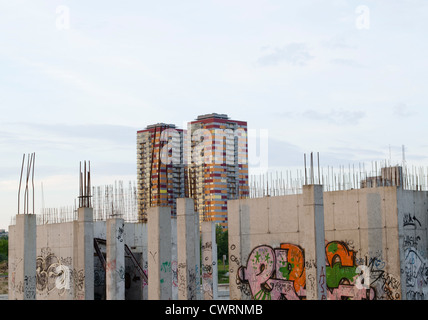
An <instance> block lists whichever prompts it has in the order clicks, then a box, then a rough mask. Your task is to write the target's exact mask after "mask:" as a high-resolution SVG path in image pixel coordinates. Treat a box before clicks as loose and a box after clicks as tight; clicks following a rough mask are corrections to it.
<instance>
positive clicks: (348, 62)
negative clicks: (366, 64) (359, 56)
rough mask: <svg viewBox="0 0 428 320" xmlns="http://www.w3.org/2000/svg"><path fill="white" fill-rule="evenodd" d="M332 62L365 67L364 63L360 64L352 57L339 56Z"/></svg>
mask: <svg viewBox="0 0 428 320" xmlns="http://www.w3.org/2000/svg"><path fill="white" fill-rule="evenodd" d="M330 62H331V63H332V64H336V65H340V66H347V67H356V68H362V67H363V65H362V64H360V63H359V62H358V61H356V60H352V59H341V58H337V59H332V60H330Z"/></svg>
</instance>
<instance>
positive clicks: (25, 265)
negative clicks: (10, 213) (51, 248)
mask: <svg viewBox="0 0 428 320" xmlns="http://www.w3.org/2000/svg"><path fill="white" fill-rule="evenodd" d="M36 228H37V227H36V215H35V214H18V215H16V224H15V226H14V228H13V233H12V234H10V235H9V236H10V238H9V255H10V257H9V299H10V300H13V299H15V300H36V256H37V253H36V250H37V247H36ZM11 253H12V254H11Z"/></svg>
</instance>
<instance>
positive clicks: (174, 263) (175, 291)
mask: <svg viewBox="0 0 428 320" xmlns="http://www.w3.org/2000/svg"><path fill="white" fill-rule="evenodd" d="M171 272H172V300H178V274H177V217H176V216H175V217H171Z"/></svg>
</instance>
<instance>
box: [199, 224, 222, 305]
mask: <svg viewBox="0 0 428 320" xmlns="http://www.w3.org/2000/svg"><path fill="white" fill-rule="evenodd" d="M201 227H202V228H201V229H202V293H203V299H204V300H213V299H214V300H216V299H217V298H218V278H217V274H218V272H217V270H218V266H217V243H216V239H215V237H216V234H215V222H214V221H202V223H201Z"/></svg>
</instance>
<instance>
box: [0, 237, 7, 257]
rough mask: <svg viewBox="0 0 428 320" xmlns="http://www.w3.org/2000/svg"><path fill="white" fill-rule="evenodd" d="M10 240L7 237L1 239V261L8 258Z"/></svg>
mask: <svg viewBox="0 0 428 320" xmlns="http://www.w3.org/2000/svg"><path fill="white" fill-rule="evenodd" d="M8 245H9V241H8V239H6V238H1V239H0V262H1V261H4V260H7V255H8Z"/></svg>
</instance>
